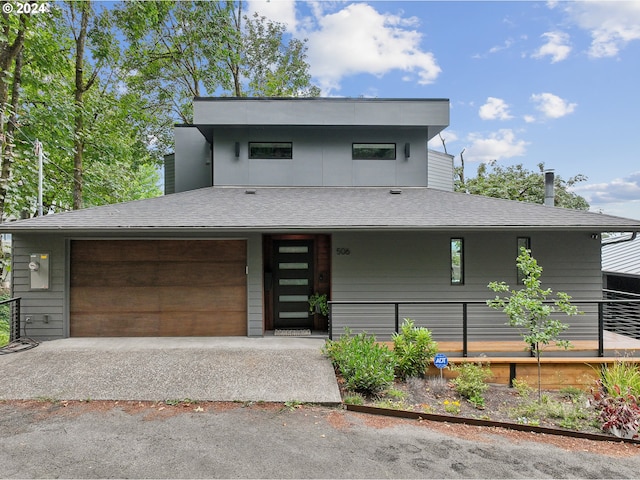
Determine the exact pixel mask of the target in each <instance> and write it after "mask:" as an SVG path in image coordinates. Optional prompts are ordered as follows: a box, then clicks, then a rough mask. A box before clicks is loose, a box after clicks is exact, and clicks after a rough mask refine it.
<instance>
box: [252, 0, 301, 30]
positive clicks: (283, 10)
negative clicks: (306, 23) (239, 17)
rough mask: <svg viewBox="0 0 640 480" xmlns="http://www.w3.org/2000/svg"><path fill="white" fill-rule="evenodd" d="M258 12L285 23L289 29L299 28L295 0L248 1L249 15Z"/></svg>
mask: <svg viewBox="0 0 640 480" xmlns="http://www.w3.org/2000/svg"><path fill="white" fill-rule="evenodd" d="M254 12H256V13H258V15H261V16H265V17H267V18H268V19H269V20H273V21H274V22H279V23H283V24H285V25H286V26H287V30H288V31H290V32H294V31H295V30H296V28H297V22H296V2H295V1H294V0H278V1H277V2H271V1H269V0H249V1H248V2H247V14H248V15H249V16H251V15H253V13H254Z"/></svg>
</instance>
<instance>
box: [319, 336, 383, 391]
mask: <svg viewBox="0 0 640 480" xmlns="http://www.w3.org/2000/svg"><path fill="white" fill-rule="evenodd" d="M323 352H324V354H325V355H327V356H328V357H329V358H331V361H332V362H333V365H334V366H335V367H336V368H337V369H338V371H339V372H340V374H341V375H342V377H343V378H344V381H345V387H346V388H347V389H348V390H353V391H355V392H360V393H364V394H367V395H373V394H376V393H378V392H381V391H383V390H384V389H386V388H387V387H389V386H390V385H391V384H392V383H393V379H394V375H393V372H394V367H395V361H394V356H393V353H392V352H390V351H389V349H388V348H387V347H386V346H384V345H380V344H378V343H376V338H375V336H373V335H367V333H366V332H362V333H359V334H358V335H355V336H351V335H350V331H349V330H348V329H345V334H344V335H343V336H341V337H340V339H338V340H337V341H331V340H329V341H328V342H327V343H326V345H325V347H324V349H323Z"/></svg>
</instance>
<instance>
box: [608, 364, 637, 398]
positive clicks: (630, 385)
mask: <svg viewBox="0 0 640 480" xmlns="http://www.w3.org/2000/svg"><path fill="white" fill-rule="evenodd" d="M600 380H601V385H600V386H601V387H602V388H604V390H605V392H607V393H609V395H616V394H617V393H616V392H618V393H619V392H623V393H627V392H628V393H630V394H631V395H634V396H636V397H637V396H640V371H639V370H638V364H636V363H631V362H622V361H620V360H616V361H615V362H614V363H613V365H611V366H606V367H603V368H602V370H601V371H600Z"/></svg>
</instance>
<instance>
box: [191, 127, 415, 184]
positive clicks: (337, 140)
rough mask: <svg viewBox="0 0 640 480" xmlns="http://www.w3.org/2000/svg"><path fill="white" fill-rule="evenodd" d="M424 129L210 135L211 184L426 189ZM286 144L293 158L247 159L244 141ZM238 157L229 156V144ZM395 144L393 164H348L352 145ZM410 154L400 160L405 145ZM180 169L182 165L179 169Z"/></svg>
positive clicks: (254, 130)
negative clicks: (414, 187) (238, 152)
mask: <svg viewBox="0 0 640 480" xmlns="http://www.w3.org/2000/svg"><path fill="white" fill-rule="evenodd" d="M425 135H426V129H424V128H412V129H409V128H407V129H397V128H395V129H394V128H367V129H362V128H358V129H356V128H324V129H320V128H315V127H313V128H310V127H245V128H223V127H220V128H216V129H215V131H214V150H213V159H214V183H215V185H227V186H229V185H257V186H422V187H424V186H427V148H426V141H425ZM252 141H253V142H268V141H272V142H292V144H293V159H290V160H280V159H277V160H274V159H269V160H268V159H249V154H248V148H249V142H252ZM236 142H237V143H239V144H240V156H239V157H236V156H235V144H236ZM361 142H362V143H370V142H373V143H395V144H396V159H395V160H352V156H351V149H352V144H353V143H361ZM406 143H409V144H410V145H411V147H410V149H411V155H410V157H409V158H406V157H405V153H404V148H405V144H406ZM179 168H182V166H179Z"/></svg>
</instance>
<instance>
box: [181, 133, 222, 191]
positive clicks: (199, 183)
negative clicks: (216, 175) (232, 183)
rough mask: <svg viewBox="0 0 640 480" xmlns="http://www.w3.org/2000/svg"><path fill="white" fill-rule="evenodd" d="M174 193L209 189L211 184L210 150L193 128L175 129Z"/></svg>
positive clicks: (205, 141) (204, 140)
mask: <svg viewBox="0 0 640 480" xmlns="http://www.w3.org/2000/svg"><path fill="white" fill-rule="evenodd" d="M174 137H175V149H176V153H175V160H174V162H175V189H174V191H175V192H185V191H187V190H195V189H196V188H203V187H210V186H211V184H212V179H211V172H212V168H213V167H212V165H211V148H210V146H209V143H208V142H207V140H206V139H205V138H204V137H203V136H202V134H201V133H200V132H199V131H198V129H197V128H195V127H176V128H175V129H174Z"/></svg>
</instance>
